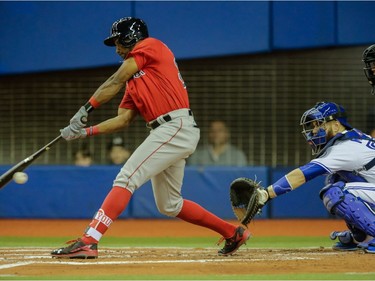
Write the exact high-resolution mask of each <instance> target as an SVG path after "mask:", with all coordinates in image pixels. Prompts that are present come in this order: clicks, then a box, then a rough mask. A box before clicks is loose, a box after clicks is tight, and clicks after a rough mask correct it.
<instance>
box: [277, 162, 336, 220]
mask: <svg viewBox="0 0 375 281" xmlns="http://www.w3.org/2000/svg"><path fill="white" fill-rule="evenodd" d="M292 170H293V168H281V169H275V170H273V171H272V182H276V181H277V180H278V179H280V178H281V177H283V176H284V175H285V174H287V173H288V172H290V171H292ZM324 179H325V178H324V177H317V178H315V179H313V180H311V181H309V182H307V183H305V184H304V185H302V186H300V187H299V188H297V189H295V190H293V191H291V192H289V193H286V194H283V195H281V196H278V197H276V198H274V199H273V200H272V201H271V204H272V212H271V217H272V218H328V217H330V215H329V213H328V211H327V210H326V208H325V207H324V205H323V203H322V200H320V198H319V191H320V189H322V188H323V187H324Z"/></svg>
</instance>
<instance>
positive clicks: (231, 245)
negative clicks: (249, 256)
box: [217, 226, 250, 256]
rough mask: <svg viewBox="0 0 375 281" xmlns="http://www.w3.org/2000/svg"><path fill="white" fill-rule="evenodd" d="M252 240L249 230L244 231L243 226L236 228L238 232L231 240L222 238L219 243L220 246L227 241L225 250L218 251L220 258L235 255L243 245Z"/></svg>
mask: <svg viewBox="0 0 375 281" xmlns="http://www.w3.org/2000/svg"><path fill="white" fill-rule="evenodd" d="M249 238H250V232H249V231H248V230H247V229H244V228H243V227H242V226H239V227H237V228H236V232H235V233H234V235H233V236H232V237H230V238H227V239H225V238H224V237H221V238H220V240H219V242H218V243H217V244H218V245H220V243H221V242H223V241H224V240H225V245H224V248H222V249H221V250H219V251H218V254H219V256H229V255H232V254H234V253H235V252H236V251H237V250H238V248H239V247H241V245H243V244H246V241H247V240H248V239H249Z"/></svg>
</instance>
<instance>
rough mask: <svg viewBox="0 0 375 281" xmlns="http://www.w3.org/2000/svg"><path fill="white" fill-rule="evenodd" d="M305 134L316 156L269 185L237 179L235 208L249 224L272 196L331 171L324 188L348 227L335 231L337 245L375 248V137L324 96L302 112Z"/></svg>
mask: <svg viewBox="0 0 375 281" xmlns="http://www.w3.org/2000/svg"><path fill="white" fill-rule="evenodd" d="M300 125H301V126H302V128H303V130H302V134H303V136H304V137H305V139H306V141H307V143H308V144H309V145H310V146H311V148H312V153H313V155H316V158H315V159H313V160H312V161H311V162H309V163H307V164H306V165H304V166H301V167H299V168H297V169H294V170H293V171H291V172H290V173H288V174H287V175H285V176H284V177H282V178H281V179H279V180H278V181H276V182H275V183H274V184H272V185H270V186H268V187H267V188H263V187H261V186H260V184H257V183H256V182H254V181H252V180H250V179H246V178H239V179H236V180H235V181H234V182H233V183H232V184H231V188H230V195H231V196H230V198H231V204H232V207H233V211H234V213H235V215H236V216H237V218H238V220H239V221H241V223H242V224H244V225H247V224H248V223H249V222H250V221H251V220H252V219H253V218H254V216H255V215H256V214H257V213H258V212H259V211H260V210H261V208H262V207H263V206H264V205H265V204H267V202H269V201H270V200H271V199H272V198H275V197H277V196H280V195H282V194H284V193H287V192H290V191H292V190H294V189H296V188H297V187H299V186H301V185H302V184H304V183H305V182H307V181H309V180H312V179H313V178H315V177H317V176H319V175H328V176H327V179H326V184H327V185H326V186H325V187H323V188H322V189H321V191H320V193H319V195H320V198H321V199H322V200H323V204H324V206H325V207H326V209H327V210H328V211H329V212H330V213H331V214H333V215H336V216H337V217H339V218H342V219H343V220H344V221H345V222H346V225H347V227H348V230H345V231H334V232H332V233H331V235H330V238H331V239H332V240H335V239H338V242H337V243H336V244H334V245H333V249H334V250H341V251H355V250H361V249H362V250H364V251H365V252H366V253H375V239H374V237H375V167H374V166H375V140H374V139H372V138H371V137H370V136H368V135H366V134H364V133H362V132H361V131H359V130H357V129H355V128H353V127H352V126H351V125H350V124H349V123H348V121H347V117H346V112H345V109H344V108H343V107H342V106H340V105H338V104H336V103H333V102H319V103H317V104H316V105H315V106H314V107H312V108H311V109H309V110H307V111H306V112H305V113H304V114H303V115H302V117H301V122H300Z"/></svg>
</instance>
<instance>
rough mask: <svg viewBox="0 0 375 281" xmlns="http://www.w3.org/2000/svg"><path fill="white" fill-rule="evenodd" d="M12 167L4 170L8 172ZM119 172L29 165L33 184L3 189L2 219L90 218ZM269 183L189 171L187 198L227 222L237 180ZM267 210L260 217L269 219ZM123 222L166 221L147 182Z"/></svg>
mask: <svg viewBox="0 0 375 281" xmlns="http://www.w3.org/2000/svg"><path fill="white" fill-rule="evenodd" d="M8 168H9V166H0V173H1V174H2V173H4V172H5V171H6V170H7V169H8ZM118 171H119V167H116V166H104V165H103V166H92V167H88V168H80V167H75V166H38V165H35V166H31V167H29V168H27V169H26V170H25V172H27V174H28V175H29V181H28V182H27V183H26V184H24V185H18V184H15V183H14V182H13V181H12V182H10V183H9V184H8V185H6V186H5V187H4V188H3V189H1V190H0V218H91V217H92V216H93V215H94V213H95V212H96V211H97V209H98V208H99V207H100V205H101V203H102V201H103V200H104V198H105V196H106V194H107V193H108V191H109V190H110V188H111V187H112V182H113V179H114V178H115V176H116V174H117V173H118ZM255 175H256V177H257V179H258V180H261V181H262V183H264V184H267V179H268V168H266V167H249V168H240V169H239V168H231V167H228V168H224V167H223V168H214V167H212V168H206V169H204V170H202V169H200V168H194V167H187V168H186V171H185V178H184V187H183V191H182V194H183V196H184V198H186V199H189V200H193V201H195V202H197V203H198V204H201V205H202V206H203V207H204V208H206V209H208V210H209V211H211V212H213V213H214V214H216V215H218V216H220V217H221V218H224V219H233V218H234V215H233V212H232V210H231V207H230V203H229V184H230V183H231V182H232V181H233V180H234V179H235V178H237V177H243V176H245V177H250V178H254V176H255ZM267 208H268V206H267V207H266V208H265V210H264V212H263V214H262V216H261V217H266V216H267ZM120 217H122V218H129V217H131V218H166V216H164V215H161V214H160V213H159V212H158V210H157V208H156V205H155V202H154V197H153V193H152V189H151V183H150V182H148V183H146V184H145V185H143V186H142V187H141V188H140V189H138V190H137V191H136V192H135V194H134V196H133V197H132V199H131V201H130V204H129V206H128V208H127V209H126V211H125V212H124V213H123V214H121V216H120Z"/></svg>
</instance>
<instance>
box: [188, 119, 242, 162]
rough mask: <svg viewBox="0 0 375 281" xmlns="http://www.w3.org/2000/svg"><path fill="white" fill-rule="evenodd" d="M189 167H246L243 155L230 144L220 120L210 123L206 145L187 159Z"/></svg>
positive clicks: (225, 128)
mask: <svg viewBox="0 0 375 281" xmlns="http://www.w3.org/2000/svg"><path fill="white" fill-rule="evenodd" d="M188 164H189V165H205V166H247V165H248V163H247V160H246V155H245V153H244V152H243V151H242V150H240V149H238V148H237V147H235V146H234V145H232V144H231V143H230V131H229V128H228V127H227V125H226V123H225V122H224V121H222V120H214V121H212V122H211V123H210V128H209V131H208V145H205V146H203V147H201V148H198V149H197V150H196V151H195V152H194V153H193V155H191V156H190V157H189V158H188Z"/></svg>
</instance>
